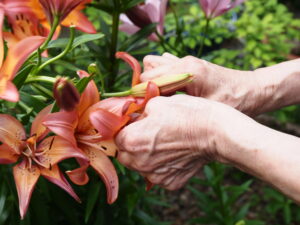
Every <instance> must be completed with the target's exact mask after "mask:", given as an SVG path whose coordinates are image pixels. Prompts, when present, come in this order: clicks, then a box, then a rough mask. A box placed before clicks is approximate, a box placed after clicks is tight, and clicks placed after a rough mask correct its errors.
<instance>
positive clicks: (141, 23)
mask: <svg viewBox="0 0 300 225" xmlns="http://www.w3.org/2000/svg"><path fill="white" fill-rule="evenodd" d="M125 14H126V16H127V17H128V18H129V19H130V20H131V21H132V23H133V24H134V25H136V26H138V27H139V28H144V27H146V26H147V25H149V24H151V23H152V21H151V19H150V17H149V15H148V13H146V12H145V10H142V9H141V8H140V7H139V6H134V7H132V8H131V9H129V10H127V11H126V13H125Z"/></svg>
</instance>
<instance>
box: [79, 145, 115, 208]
mask: <svg viewBox="0 0 300 225" xmlns="http://www.w3.org/2000/svg"><path fill="white" fill-rule="evenodd" d="M83 150H84V152H85V153H86V154H87V155H88V157H89V159H90V165H91V166H92V167H93V168H94V169H95V170H96V172H97V173H98V174H99V175H100V177H101V178H102V180H103V182H104V184H105V186H106V191H107V202H108V203H109V204H112V203H113V202H114V201H115V200H116V199H117V197H118V191H119V181H118V176H117V172H116V170H115V167H114V165H113V164H112V162H111V161H110V159H109V158H108V157H107V156H106V155H105V154H104V153H103V152H102V151H99V150H95V149H92V148H89V147H85V148H84V149H83Z"/></svg>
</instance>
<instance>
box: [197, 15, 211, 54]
mask: <svg viewBox="0 0 300 225" xmlns="http://www.w3.org/2000/svg"><path fill="white" fill-rule="evenodd" d="M209 22H210V18H206V24H205V27H204V32H203V34H202V35H203V36H202V39H201V43H200V48H199V50H198V53H197V57H198V58H199V57H200V56H201V55H202V52H203V47H204V42H205V40H206V35H207V31H208V28H209Z"/></svg>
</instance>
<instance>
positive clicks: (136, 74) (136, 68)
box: [116, 52, 142, 86]
mask: <svg viewBox="0 0 300 225" xmlns="http://www.w3.org/2000/svg"><path fill="white" fill-rule="evenodd" d="M116 58H118V59H122V60H124V61H125V62H126V63H128V64H129V65H130V67H131V68H132V70H133V76H132V84H131V85H132V86H134V85H136V84H138V83H140V75H141V73H142V68H141V65H140V63H139V61H137V60H136V59H135V58H134V57H132V56H131V55H129V54H128V53H127V52H117V53H116Z"/></svg>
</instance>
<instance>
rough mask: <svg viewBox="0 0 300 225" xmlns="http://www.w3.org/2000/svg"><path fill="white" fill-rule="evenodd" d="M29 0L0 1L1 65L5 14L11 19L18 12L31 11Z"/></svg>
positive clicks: (0, 60)
mask: <svg viewBox="0 0 300 225" xmlns="http://www.w3.org/2000/svg"><path fill="white" fill-rule="evenodd" d="M27 4H28V0H2V1H1V2H0V65H1V63H2V61H3V58H4V44H3V37H2V35H3V33H2V32H3V23H4V16H8V19H9V22H10V19H11V18H12V17H13V16H14V15H15V14H16V13H26V12H30V8H29V7H28V6H27Z"/></svg>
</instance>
